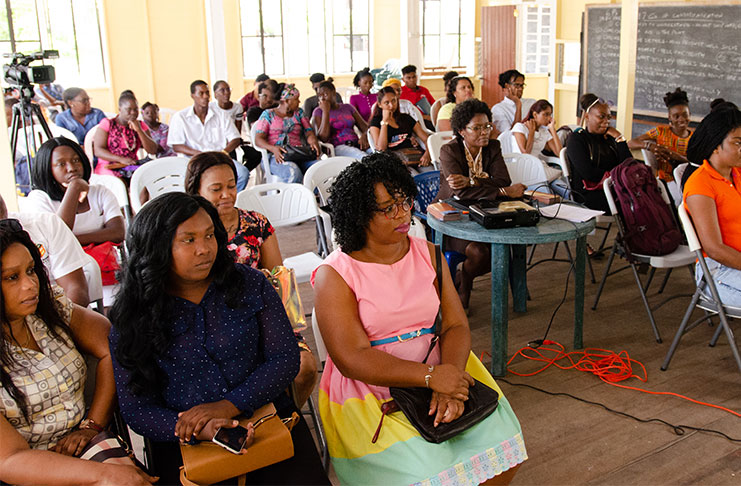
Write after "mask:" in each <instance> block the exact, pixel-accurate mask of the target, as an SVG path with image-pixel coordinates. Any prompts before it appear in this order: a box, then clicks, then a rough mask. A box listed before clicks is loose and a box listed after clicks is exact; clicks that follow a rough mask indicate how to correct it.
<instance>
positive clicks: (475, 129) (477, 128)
mask: <svg viewBox="0 0 741 486" xmlns="http://www.w3.org/2000/svg"><path fill="white" fill-rule="evenodd" d="M493 129H494V125H492V124H491V123H487V124H486V125H469V126H467V127H466V130H468V131H469V132H471V133H481V132H491V131H492V130H493Z"/></svg>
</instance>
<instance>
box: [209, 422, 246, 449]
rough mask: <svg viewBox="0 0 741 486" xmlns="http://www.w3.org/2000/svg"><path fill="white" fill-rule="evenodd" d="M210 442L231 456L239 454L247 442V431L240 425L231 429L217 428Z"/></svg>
mask: <svg viewBox="0 0 741 486" xmlns="http://www.w3.org/2000/svg"><path fill="white" fill-rule="evenodd" d="M211 441H212V442H213V443H214V444H218V445H220V446H221V447H223V448H224V449H226V450H228V451H229V452H231V453H233V454H239V453H241V451H242V447H244V443H245V442H246V441H247V429H245V428H244V427H242V426H241V425H237V426H236V427H232V428H226V427H219V430H217V431H216V434H215V435H214V438H213V439H211Z"/></svg>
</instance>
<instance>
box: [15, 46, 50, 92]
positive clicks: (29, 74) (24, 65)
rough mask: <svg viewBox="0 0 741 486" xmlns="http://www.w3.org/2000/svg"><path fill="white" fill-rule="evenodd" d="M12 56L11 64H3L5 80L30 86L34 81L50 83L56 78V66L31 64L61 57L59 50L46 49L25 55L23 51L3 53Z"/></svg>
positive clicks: (23, 86) (19, 85)
mask: <svg viewBox="0 0 741 486" xmlns="http://www.w3.org/2000/svg"><path fill="white" fill-rule="evenodd" d="M3 57H5V58H10V59H12V61H11V62H10V64H5V65H3V75H4V78H5V82H6V83H8V84H9V85H11V86H13V87H18V88H30V87H31V84H32V83H36V84H48V83H53V82H54V80H55V79H56V73H55V71H54V66H29V64H31V63H32V62H33V61H38V60H41V59H59V51H56V50H45V51H39V52H34V53H33V54H30V55H28V56H27V55H25V54H23V53H21V52H14V53H12V54H5V55H3Z"/></svg>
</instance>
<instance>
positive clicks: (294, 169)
mask: <svg viewBox="0 0 741 486" xmlns="http://www.w3.org/2000/svg"><path fill="white" fill-rule="evenodd" d="M317 162H319V161H318V160H311V161H309V162H299V163H296V162H288V161H285V162H283V163H282V164H279V163H278V162H276V161H275V156H274V155H272V154H271V155H270V173H271V174H273V175H274V176H278V179H280V181H281V182H286V183H288V184H302V183H303V182H304V172H306V169H308V168H309V167H311V166H312V165H314V164H316V163H317ZM299 166H300V167H299Z"/></svg>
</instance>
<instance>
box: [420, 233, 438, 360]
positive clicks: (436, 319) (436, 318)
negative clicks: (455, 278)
mask: <svg viewBox="0 0 741 486" xmlns="http://www.w3.org/2000/svg"><path fill="white" fill-rule="evenodd" d="M442 258H443V256H442V252H441V251H440V246H438V245H435V274H436V276H437V296H438V297H439V299H440V305H439V306H438V308H437V315H436V316H435V336H434V337H433V338H432V340H431V341H430V347H429V348H427V354H426V355H425V359H423V360H422V362H423V363H426V362H427V358H429V357H430V353H432V350H433V349H434V348H435V345H436V344H437V342H438V341H439V340H440V333H441V332H442V328H443V270H442V269H443V267H442V262H441V260H442Z"/></svg>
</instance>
